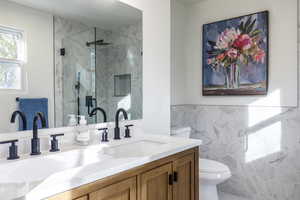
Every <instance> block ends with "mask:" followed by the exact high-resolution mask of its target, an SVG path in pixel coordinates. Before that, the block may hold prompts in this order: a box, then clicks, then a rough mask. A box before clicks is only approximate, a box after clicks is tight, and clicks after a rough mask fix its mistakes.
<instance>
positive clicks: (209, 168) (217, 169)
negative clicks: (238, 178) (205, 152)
mask: <svg viewBox="0 0 300 200" xmlns="http://www.w3.org/2000/svg"><path fill="white" fill-rule="evenodd" d="M199 171H200V172H202V173H228V172H229V173H230V170H229V168H228V167H227V166H226V165H224V164H222V163H220V162H217V161H213V160H208V159H199Z"/></svg>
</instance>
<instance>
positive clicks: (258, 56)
mask: <svg viewBox="0 0 300 200" xmlns="http://www.w3.org/2000/svg"><path fill="white" fill-rule="evenodd" d="M265 56H266V53H265V51H264V50H262V49H259V50H258V51H257V52H256V54H254V56H253V59H254V60H255V61H256V62H258V63H259V62H261V63H264V62H265Z"/></svg>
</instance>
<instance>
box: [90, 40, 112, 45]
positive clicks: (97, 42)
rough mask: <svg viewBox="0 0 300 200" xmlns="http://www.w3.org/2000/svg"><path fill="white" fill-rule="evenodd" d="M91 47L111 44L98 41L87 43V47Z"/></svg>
mask: <svg viewBox="0 0 300 200" xmlns="http://www.w3.org/2000/svg"><path fill="white" fill-rule="evenodd" d="M91 45H99V46H107V45H111V43H108V42H104V40H96V41H94V42H87V43H86V46H88V47H90V46H91Z"/></svg>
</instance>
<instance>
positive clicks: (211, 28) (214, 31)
mask: <svg viewBox="0 0 300 200" xmlns="http://www.w3.org/2000/svg"><path fill="white" fill-rule="evenodd" d="M251 16H252V20H254V19H257V20H256V21H257V22H256V25H255V28H258V29H259V30H261V31H262V33H261V34H260V36H261V37H263V38H265V40H264V43H263V44H262V45H260V47H261V48H262V49H263V50H264V51H265V52H266V59H265V62H264V63H256V62H255V63H249V64H248V65H239V66H240V70H241V71H240V84H255V83H259V82H263V81H267V59H268V58H267V56H268V52H267V50H268V49H267V46H268V45H267V40H268V13H267V12H261V13H257V14H253V15H251ZM248 18H249V16H244V17H239V18H235V19H230V20H226V21H221V22H215V23H211V24H206V25H204V26H203V87H204V88H205V87H207V86H212V85H224V84H225V75H224V72H223V68H221V69H220V70H219V71H214V70H213V69H212V67H211V66H210V65H208V64H207V59H208V58H209V56H208V54H207V51H209V50H211V46H210V45H209V43H208V41H217V38H218V35H219V34H220V33H222V32H223V31H224V30H225V29H226V28H232V27H234V28H237V27H238V26H239V25H240V23H241V22H242V21H244V23H245V22H246V21H247V19H248Z"/></svg>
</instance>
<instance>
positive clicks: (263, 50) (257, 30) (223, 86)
mask: <svg viewBox="0 0 300 200" xmlns="http://www.w3.org/2000/svg"><path fill="white" fill-rule="evenodd" d="M268 34H269V31H268V11H264V12H260V13H255V14H251V15H247V16H242V17H237V18H233V19H229V20H223V21H219V22H215V23H211V24H205V25H204V26H203V73H202V75H203V95H264V94H267V90H268Z"/></svg>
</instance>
